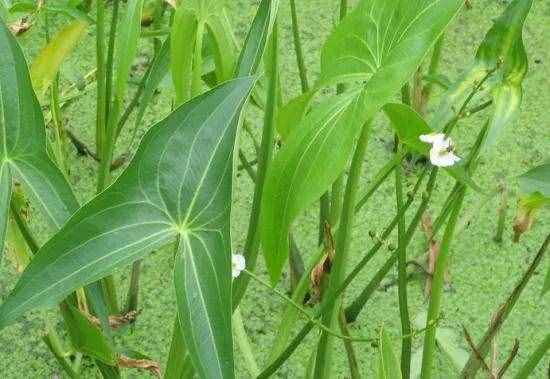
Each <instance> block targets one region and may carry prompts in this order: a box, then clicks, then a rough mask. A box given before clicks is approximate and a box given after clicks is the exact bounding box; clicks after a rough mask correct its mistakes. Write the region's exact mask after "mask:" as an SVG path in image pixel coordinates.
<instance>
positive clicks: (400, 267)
mask: <svg viewBox="0 0 550 379" xmlns="http://www.w3.org/2000/svg"><path fill="white" fill-rule="evenodd" d="M396 141H397V139H396ZM397 148H398V150H400V147H399V143H397ZM395 200H396V206H397V210H399V209H401V208H402V207H403V178H402V168H401V164H398V165H397V167H396V168H395ZM405 232H406V230H405V216H404V215H403V217H401V218H399V221H398V223H397V241H398V243H397V293H398V297H399V316H400V319H401V334H402V335H407V334H410V332H411V320H410V316H409V305H408V301H407V246H406V245H405ZM410 371H411V340H410V339H409V338H406V339H404V340H403V341H402V344H401V374H402V375H403V378H404V379H408V378H409V377H410Z"/></svg>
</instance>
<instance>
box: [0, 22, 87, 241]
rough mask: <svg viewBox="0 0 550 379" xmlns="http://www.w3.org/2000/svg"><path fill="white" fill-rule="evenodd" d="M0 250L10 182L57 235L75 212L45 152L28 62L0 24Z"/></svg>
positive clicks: (62, 180)
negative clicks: (22, 191)
mask: <svg viewBox="0 0 550 379" xmlns="http://www.w3.org/2000/svg"><path fill="white" fill-rule="evenodd" d="M0 51H1V52H2V54H0V140H1V144H0V167H1V175H0V179H1V180H0V225H1V226H0V249H2V250H3V247H4V234H5V233H4V228H5V225H6V222H7V215H8V208H9V196H10V191H11V184H12V183H11V182H12V180H11V179H12V177H14V178H16V179H17V180H18V181H19V182H21V183H22V184H23V186H24V188H25V190H26V193H27V195H28V196H29V197H30V198H31V200H32V201H33V204H34V205H35V206H36V207H37V208H38V209H39V210H40V211H41V212H42V214H43V215H44V216H45V217H46V219H47V221H48V223H49V225H50V226H51V227H52V229H54V230H57V229H58V228H60V227H61V225H63V223H64V222H65V221H66V220H67V219H68V218H69V216H70V215H71V214H72V213H73V212H74V210H75V209H77V208H78V203H77V201H76V199H75V197H74V194H73V193H72V191H71V189H70V187H69V185H68V183H67V182H66V180H65V178H64V176H63V174H62V173H61V171H60V170H59V169H58V168H57V167H56V166H55V164H54V163H53V162H52V161H51V160H50V158H49V156H48V153H47V151H46V133H45V125H44V118H43V116H42V111H41V109H40V105H39V103H38V100H37V99H36V95H35V94H34V91H33V87H32V85H31V79H30V76H29V70H28V68H27V63H26V62H25V58H24V56H23V52H22V51H21V48H20V47H19V45H18V44H17V42H16V40H15V38H14V37H13V36H12V34H11V33H10V31H9V30H8V28H7V27H6V25H5V24H4V22H3V21H1V20H0Z"/></svg>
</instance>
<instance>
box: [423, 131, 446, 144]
mask: <svg viewBox="0 0 550 379" xmlns="http://www.w3.org/2000/svg"><path fill="white" fill-rule="evenodd" d="M418 138H420V141H422V142H426V143H432V144H434V143H436V142H438V141H441V140H444V139H445V134H443V133H430V134H422V135H420V136H419V137H418Z"/></svg>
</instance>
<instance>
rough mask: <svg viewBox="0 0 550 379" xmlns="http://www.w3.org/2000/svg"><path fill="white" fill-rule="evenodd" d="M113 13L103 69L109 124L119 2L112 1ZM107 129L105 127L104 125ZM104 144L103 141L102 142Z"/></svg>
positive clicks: (106, 119)
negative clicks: (105, 62)
mask: <svg viewBox="0 0 550 379" xmlns="http://www.w3.org/2000/svg"><path fill="white" fill-rule="evenodd" d="M112 3H113V11H112V15H111V28H110V29H109V42H108V47H107V64H106V67H105V106H106V110H105V122H109V118H110V112H111V109H110V107H111V101H112V91H113V75H114V57H115V41H116V31H117V25H118V10H119V7H120V0H113V2H112ZM105 127H106V128H107V125H105ZM103 143H105V141H103Z"/></svg>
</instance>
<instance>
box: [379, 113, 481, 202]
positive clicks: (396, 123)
mask: <svg viewBox="0 0 550 379" xmlns="http://www.w3.org/2000/svg"><path fill="white" fill-rule="evenodd" d="M383 109H384V112H385V113H386V115H387V116H388V118H389V119H390V121H391V125H392V127H393V128H394V130H395V132H396V134H397V135H398V136H399V139H400V140H401V142H403V143H404V144H405V145H406V146H407V147H408V148H409V149H411V150H412V151H414V152H416V153H419V154H422V155H424V156H425V157H429V149H430V145H429V144H427V143H424V142H422V141H420V136H421V135H423V134H429V133H433V132H434V130H433V129H431V128H430V127H429V126H428V124H427V123H426V121H425V120H424V119H423V118H422V116H421V115H420V114H418V113H417V112H416V111H415V110H414V109H412V108H411V107H410V106H408V105H405V104H398V103H388V104H386V105H385V106H384V108H383ZM444 170H445V172H447V173H448V174H449V175H451V176H452V177H453V178H454V179H455V180H457V181H459V182H461V183H463V184H465V185H468V186H469V187H471V188H472V189H474V190H475V191H477V192H483V190H482V189H481V188H480V187H479V186H478V185H477V184H476V183H475V182H474V181H473V179H472V178H471V177H470V175H469V174H468V172H466V169H465V167H464V165H463V163H462V162H459V163H458V164H456V165H454V166H452V167H445V168H444Z"/></svg>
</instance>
